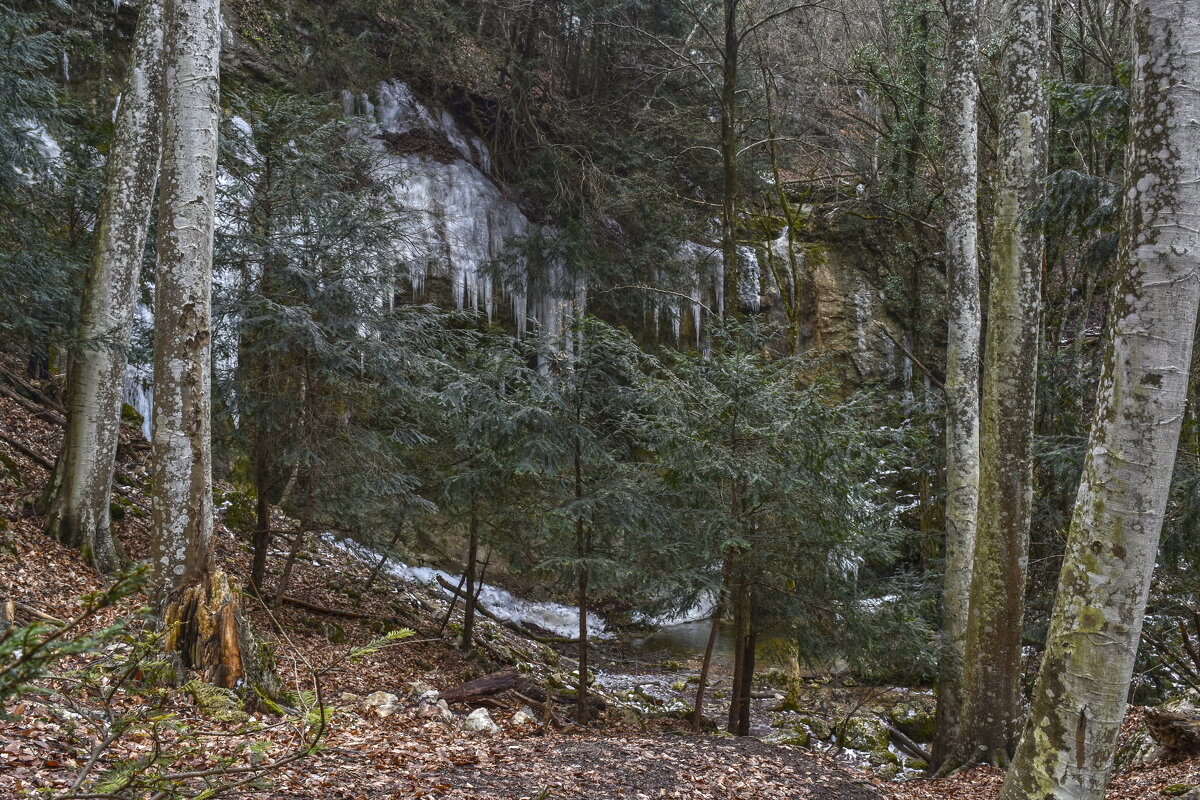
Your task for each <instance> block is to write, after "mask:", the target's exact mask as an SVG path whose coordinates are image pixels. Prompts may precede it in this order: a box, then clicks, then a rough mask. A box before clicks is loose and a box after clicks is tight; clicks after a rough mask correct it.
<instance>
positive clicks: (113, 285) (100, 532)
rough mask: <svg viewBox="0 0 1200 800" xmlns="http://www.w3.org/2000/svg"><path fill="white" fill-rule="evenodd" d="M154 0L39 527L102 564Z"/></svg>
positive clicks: (109, 179) (157, 56)
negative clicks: (65, 418) (42, 525)
mask: <svg viewBox="0 0 1200 800" xmlns="http://www.w3.org/2000/svg"><path fill="white" fill-rule="evenodd" d="M162 57H163V7H162V0H143V2H142V5H141V10H140V11H139V13H138V24H137V30H136V32H135V34H134V43H133V52H132V54H131V56H130V62H129V76H128V78H127V80H126V82H125V87H124V91H122V93H121V95H120V98H119V100H118V107H117V112H116V125H115V128H114V131H113V140H112V144H111V146H110V147H109V150H108V159H107V162H106V164H105V173H104V190H103V193H102V194H101V197H100V210H99V213H98V214H97V217H96V239H95V248H94V250H93V252H92V262H91V267H90V269H89V270H88V274H87V282H86V284H85V285H84V290H83V304H82V308H81V309H80V323H79V338H80V340H81V342H80V350H79V355H78V357H77V358H76V359H75V361H74V363H73V365H72V367H71V369H70V374H69V376H68V385H67V398H68V400H67V402H68V404H69V414H68V421H67V430H66V434H65V435H64V437H63V446H62V450H61V452H60V453H59V456H58V462H57V463H56V464H55V469H54V474H53V476H52V477H51V480H50V483H49V485H48V487H47V495H48V500H49V504H48V505H49V508H48V512H47V520H46V532H47V533H48V534H49V535H51V536H53V537H55V538H56V539H58V540H59V541H61V542H62V543H63V544H66V545H70V546H72V547H78V548H79V549H80V550H81V551H82V553H83V557H84V559H85V560H86V561H87V562H88V563H90V564H91V565H92V566H94V567H95V568H96V569H98V570H100V571H102V572H111V571H112V570H115V569H117V568H118V567H120V566H121V563H122V562H123V561H124V556H123V554H122V552H121V548H120V545H119V543H118V542H117V540H116V539H114V538H113V535H112V530H111V528H110V516H109V502H110V497H111V494H112V480H113V466H114V462H115V460H116V455H117V443H118V441H117V440H118V437H119V434H120V430H121V398H122V395H123V390H124V383H125V366H126V364H127V363H128V360H127V356H126V346H127V345H128V343H129V339H130V336H131V335H132V328H133V308H134V303H135V301H136V299H137V291H138V276H139V275H140V273H141V265H142V253H143V252H144V250H145V247H146V231H147V229H148V228H149V225H150V208H151V206H152V204H153V202H154V188H155V185H156V184H157V182H158V167H159V157H160V153H161V138H160V137H161V124H162Z"/></svg>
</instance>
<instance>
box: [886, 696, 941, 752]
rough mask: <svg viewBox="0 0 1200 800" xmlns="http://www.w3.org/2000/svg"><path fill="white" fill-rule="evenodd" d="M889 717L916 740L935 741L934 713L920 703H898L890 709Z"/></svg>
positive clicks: (908, 735) (897, 726)
mask: <svg viewBox="0 0 1200 800" xmlns="http://www.w3.org/2000/svg"><path fill="white" fill-rule="evenodd" d="M888 719H890V720H891V721H892V724H893V725H895V726H896V728H897V729H898V730H899V731H900V732H901V733H903V734H904V735H905V736H907V737H908V738H910V739H912V740H913V741H914V742H917V743H919V744H928V743H929V742H932V741H933V713H932V712H931V711H930V710H929V709H927V708H925V707H924V706H923V705H921V704H920V703H914V702H904V703H898V704H896V705H895V706H893V707H892V708H891V709H889V710H888Z"/></svg>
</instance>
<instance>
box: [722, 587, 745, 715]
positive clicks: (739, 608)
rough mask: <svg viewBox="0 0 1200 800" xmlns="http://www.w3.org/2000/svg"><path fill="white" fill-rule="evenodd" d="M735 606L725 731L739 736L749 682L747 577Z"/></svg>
mask: <svg viewBox="0 0 1200 800" xmlns="http://www.w3.org/2000/svg"><path fill="white" fill-rule="evenodd" d="M733 602H734V606H733V628H734V640H733V642H734V644H733V687H732V689H731V691H730V693H729V718H728V720H727V721H726V726H725V730H727V731H728V732H729V733H733V734H737V733H738V732H739V731H740V729H741V724H742V723H741V719H742V702H741V699H742V693H743V692H744V691H745V688H746V685H747V683H748V681H749V678H748V676H747V675H746V658H745V653H746V640H747V639H748V638H749V637H750V618H749V617H750V615H749V606H750V604H749V595H748V591H747V588H746V578H745V576H744V575H743V576H740V577H739V578H738V587H737V594H736V596H735V598H734V601H733Z"/></svg>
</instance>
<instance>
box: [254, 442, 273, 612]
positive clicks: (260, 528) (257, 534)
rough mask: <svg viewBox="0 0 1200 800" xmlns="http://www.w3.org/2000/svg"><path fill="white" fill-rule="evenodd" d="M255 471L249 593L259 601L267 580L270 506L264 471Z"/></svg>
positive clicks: (269, 544) (269, 547) (260, 467)
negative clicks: (255, 494)
mask: <svg viewBox="0 0 1200 800" xmlns="http://www.w3.org/2000/svg"><path fill="white" fill-rule="evenodd" d="M255 471H256V472H257V473H258V475H259V477H258V479H257V480H256V481H255V482H256V483H257V487H256V488H257V497H256V498H255V503H254V512H255V514H254V518H255V522H254V535H253V537H252V539H251V543H250V549H251V552H252V558H251V563H250V591H251V592H253V593H254V595H255V596H256V597H258V598H259V599H260V600H261V599H265V597H266V593H265V592H264V591H263V585H264V582H265V581H266V579H267V554H268V552H269V551H270V549H271V504H270V503H268V502H267V495H266V487H265V483H266V482H265V480H264V479H263V477H262V476H263V472H264V471H265V470H264V469H263V467H262V465H261V464H260V465H259V466H258V467H257V469H256V470H255Z"/></svg>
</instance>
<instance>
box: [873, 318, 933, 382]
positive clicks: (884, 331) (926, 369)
mask: <svg viewBox="0 0 1200 800" xmlns="http://www.w3.org/2000/svg"><path fill="white" fill-rule="evenodd" d="M875 324H876V325H877V326H878V327H879V332H880V333H882V334H883V335H884V336H886V337H887V338H888V339H890V340H891V342H892V344H894V345H896V347H899V348H900V352H901V353H904V355H905V356H907V357H908V360H909V361H911V362H912V363H914V364H916V366H917V369H919V370H921V372H924V373H925V376H926V377H927V378H929V380H930V381H931V382H932V383H933V385H934V386H936V387H938V388H939V389H941V390H942V391H945V390H946V384H944V383H942V382H941V381H940V380H938V377H937V376H936V375H934V374H933V372H932V371H931V370H930V369H929V367H927V366H925V365H924V364H922V363H921V360H920V359H918V358H917V357H916V356H914V355H913V354H912V353H910V352H909V351H908V348H907V347H905V346H904V344H903V343H902V342H900V340H898V339H897V338H896V337H895V336H892V333H891V331H889V330H888V329H887V326H885V325H884V324H883V323H882V322H880V321H879V320H875Z"/></svg>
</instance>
